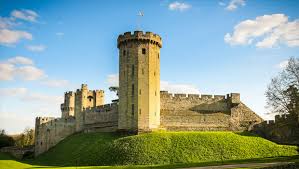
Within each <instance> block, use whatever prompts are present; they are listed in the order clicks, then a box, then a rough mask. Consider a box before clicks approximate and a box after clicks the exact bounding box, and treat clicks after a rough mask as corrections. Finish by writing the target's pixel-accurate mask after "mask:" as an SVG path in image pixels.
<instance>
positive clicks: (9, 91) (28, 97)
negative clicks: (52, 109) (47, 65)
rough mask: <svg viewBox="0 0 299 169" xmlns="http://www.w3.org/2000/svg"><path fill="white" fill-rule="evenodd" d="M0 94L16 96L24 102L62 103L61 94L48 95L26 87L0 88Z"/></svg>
mask: <svg viewBox="0 0 299 169" xmlns="http://www.w3.org/2000/svg"><path fill="white" fill-rule="evenodd" d="M0 96H2V97H3V96H6V97H17V98H19V99H20V100H22V101H26V102H41V103H45V104H51V103H57V105H58V104H59V103H62V101H63V96H55V95H48V94H44V93H36V92H31V91H29V90H28V89H27V88H23V87H20V88H0Z"/></svg>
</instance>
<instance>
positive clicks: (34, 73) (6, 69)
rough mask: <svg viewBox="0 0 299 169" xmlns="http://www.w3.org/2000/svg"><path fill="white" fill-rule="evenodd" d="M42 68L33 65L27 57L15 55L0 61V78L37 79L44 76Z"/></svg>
mask: <svg viewBox="0 0 299 169" xmlns="http://www.w3.org/2000/svg"><path fill="white" fill-rule="evenodd" d="M45 77H46V75H45V73H44V71H43V70H41V69H39V68H37V67H35V66H33V61H32V60H31V59H29V58H25V57H22V56H17V57H14V58H11V59H8V60H7V61H4V62H0V80H13V79H15V78H19V79H22V80H38V79H42V78H45Z"/></svg>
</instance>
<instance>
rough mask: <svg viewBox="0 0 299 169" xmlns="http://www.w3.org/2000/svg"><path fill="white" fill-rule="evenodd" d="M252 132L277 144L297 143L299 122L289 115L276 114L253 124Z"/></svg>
mask: <svg viewBox="0 0 299 169" xmlns="http://www.w3.org/2000/svg"><path fill="white" fill-rule="evenodd" d="M253 132H255V133H257V134H258V135H260V136H262V137H264V138H266V139H269V140H271V141H274V142H276V143H279V144H293V145H299V122H298V120H297V119H296V117H292V116H290V115H281V116H280V115H276V116H275V120H269V121H264V122H262V123H260V124H258V125H256V126H254V128H253Z"/></svg>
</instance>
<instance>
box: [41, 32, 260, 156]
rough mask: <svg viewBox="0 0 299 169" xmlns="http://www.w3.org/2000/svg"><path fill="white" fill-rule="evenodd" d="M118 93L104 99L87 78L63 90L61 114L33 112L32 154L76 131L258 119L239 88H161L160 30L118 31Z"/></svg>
mask: <svg viewBox="0 0 299 169" xmlns="http://www.w3.org/2000/svg"><path fill="white" fill-rule="evenodd" d="M117 47H118V49H119V62H120V63H119V89H118V96H119V99H118V100H115V101H114V102H113V103H111V104H104V95H105V93H104V91H103V90H89V89H88V86H87V85H86V84H83V85H82V86H81V89H77V91H76V92H66V93H65V95H64V103H63V104H61V112H62V115H61V118H53V117H37V118H36V122H35V155H36V156H37V155H39V154H41V153H43V152H45V151H47V150H48V149H49V148H51V147H53V146H54V145H56V144H57V143H58V142H59V141H61V140H63V139H64V138H65V137H67V136H69V135H71V134H73V133H76V132H96V131H97V132H116V131H122V132H133V133H140V132H149V131H154V130H167V131H206V130H209V131H223V130H229V131H244V130H250V129H251V128H252V127H253V125H255V124H258V123H261V122H262V121H263V119H262V118H260V117H259V116H258V115H257V114H255V113H254V112H253V111H252V110H250V109H249V108H248V107H247V106H246V105H245V104H244V103H242V102H241V101H240V94H238V93H231V94H227V95H204V94H201V95H199V94H172V93H168V92H167V91H160V48H162V39H161V37H160V36H159V35H157V34H154V33H151V32H146V33H143V32H142V31H135V32H134V33H133V34H131V32H126V33H124V34H123V35H119V37H118V40H117Z"/></svg>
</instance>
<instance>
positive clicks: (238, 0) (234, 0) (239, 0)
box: [225, 0, 245, 11]
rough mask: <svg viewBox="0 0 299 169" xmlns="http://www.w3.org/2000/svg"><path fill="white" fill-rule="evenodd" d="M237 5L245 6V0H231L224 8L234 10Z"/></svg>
mask: <svg viewBox="0 0 299 169" xmlns="http://www.w3.org/2000/svg"><path fill="white" fill-rule="evenodd" d="M239 6H245V0H231V1H230V2H229V4H228V5H227V7H226V8H225V9H226V10H229V11H234V10H236V9H237V8H238V7H239Z"/></svg>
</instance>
